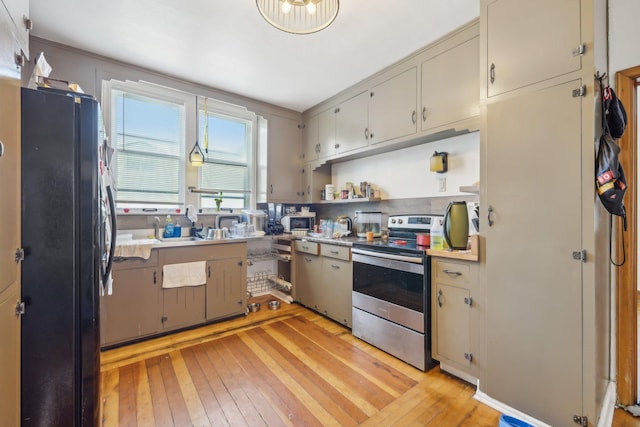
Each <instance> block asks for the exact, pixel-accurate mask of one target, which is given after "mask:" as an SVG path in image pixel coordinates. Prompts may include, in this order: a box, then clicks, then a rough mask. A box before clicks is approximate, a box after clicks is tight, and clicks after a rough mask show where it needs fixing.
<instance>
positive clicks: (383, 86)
mask: <svg viewBox="0 0 640 427" xmlns="http://www.w3.org/2000/svg"><path fill="white" fill-rule="evenodd" d="M479 33H480V26H479V22H478V21H477V20H476V21H473V22H470V23H469V24H467V25H464V26H463V27H461V28H459V29H458V30H456V31H454V32H452V33H451V34H448V35H446V36H445V37H443V38H442V39H440V40H438V41H436V42H434V43H432V44H430V45H429V46H426V47H425V48H424V49H421V50H420V51H418V52H416V53H414V54H413V55H411V56H409V57H407V58H405V59H403V60H402V61H400V62H398V63H397V64H396V65H394V66H391V67H389V68H387V69H385V70H383V71H381V72H379V73H376V74H375V75H373V76H371V77H369V78H367V79H366V80H363V81H362V82H360V83H358V84H357V85H355V86H353V87H352V88H350V89H348V90H346V91H344V92H342V93H340V94H338V95H336V96H335V97H334V98H332V99H330V100H327V101H326V102H323V103H322V104H320V105H318V106H317V107H314V108H313V109H312V110H311V111H309V112H307V113H305V115H304V116H305V119H306V120H305V132H304V143H303V144H304V149H303V151H302V158H303V162H309V164H308V165H307V166H308V167H307V168H306V172H307V173H309V174H313V173H314V171H315V170H316V169H317V168H318V167H320V166H321V165H322V164H323V163H327V162H328V163H331V162H333V161H338V160H344V159H347V158H356V157H364V156H368V155H372V154H379V153H381V152H385V151H390V150H394V149H396V148H404V147H408V146H410V145H415V144H420V143H424V142H427V141H431V140H435V139H441V138H446V137H450V136H454V135H456V134H458V133H461V132H467V131H475V130H478V129H479V120H480V119H479V117H480V107H479V105H480V50H479ZM418 122H420V124H418ZM308 187H309V185H308V183H307V188H308Z"/></svg>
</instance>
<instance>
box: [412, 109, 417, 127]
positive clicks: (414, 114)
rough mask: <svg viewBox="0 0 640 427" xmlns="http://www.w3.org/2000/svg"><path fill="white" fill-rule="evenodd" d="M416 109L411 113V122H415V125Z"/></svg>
mask: <svg viewBox="0 0 640 427" xmlns="http://www.w3.org/2000/svg"><path fill="white" fill-rule="evenodd" d="M416 118H417V115H416V110H413V112H412V113H411V123H413V124H414V125H415V124H416Z"/></svg>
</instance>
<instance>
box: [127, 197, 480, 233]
mask: <svg viewBox="0 0 640 427" xmlns="http://www.w3.org/2000/svg"><path fill="white" fill-rule="evenodd" d="M454 200H464V201H465V202H467V203H471V202H476V203H477V202H478V200H479V197H478V195H476V194H469V195H465V196H451V197H423V198H411V199H392V200H381V201H379V202H362V203H359V202H352V203H326V204H313V205H293V204H292V205H287V206H297V207H298V211H299V210H300V206H310V208H311V211H312V212H316V221H318V220H320V219H321V218H337V217H338V216H340V215H347V216H348V217H350V218H351V219H353V216H354V212H355V211H357V210H361V211H373V212H378V211H379V212H382V221H383V224H386V223H387V218H388V217H389V215H398V214H444V210H445V209H446V208H447V205H448V204H449V202H450V201H454ZM155 216H158V218H159V219H160V225H161V226H163V225H164V221H165V218H166V216H163V215H118V218H117V219H118V229H119V230H130V229H147V228H153V220H154V217H155ZM171 218H172V219H173V220H174V221H175V220H176V219H177V220H178V223H179V224H180V225H181V226H182V227H183V229H184V228H187V229H188V227H189V226H190V225H191V224H190V222H189V220H188V219H187V217H186V216H184V215H171ZM214 221H215V214H200V215H198V224H197V226H198V228H199V227H201V226H202V225H204V226H205V227H213V226H214Z"/></svg>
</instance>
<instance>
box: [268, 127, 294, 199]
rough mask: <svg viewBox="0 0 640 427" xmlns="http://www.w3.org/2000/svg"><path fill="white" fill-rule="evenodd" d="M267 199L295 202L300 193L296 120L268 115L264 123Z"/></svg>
mask: <svg viewBox="0 0 640 427" xmlns="http://www.w3.org/2000/svg"><path fill="white" fill-rule="evenodd" d="M268 128H269V130H268V135H269V141H268V143H267V145H268V147H269V151H268V153H269V154H268V157H269V160H268V164H267V168H268V176H269V180H268V181H269V183H268V186H267V201H270V202H295V201H298V200H299V193H300V186H301V185H300V182H301V177H300V159H299V156H300V138H301V131H300V129H299V128H298V122H297V121H295V120H293V119H290V118H287V117H280V116H276V115H272V116H271V117H270V118H269V124H268Z"/></svg>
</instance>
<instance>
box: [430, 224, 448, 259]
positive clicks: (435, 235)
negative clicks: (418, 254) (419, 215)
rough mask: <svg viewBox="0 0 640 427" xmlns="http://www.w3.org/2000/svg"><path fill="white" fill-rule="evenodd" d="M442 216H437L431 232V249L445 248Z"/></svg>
mask: <svg viewBox="0 0 640 427" xmlns="http://www.w3.org/2000/svg"><path fill="white" fill-rule="evenodd" d="M442 221H443V220H442V218H436V219H435V221H434V223H433V225H432V226H431V230H430V233H429V240H430V244H431V249H436V250H440V251H441V250H444V249H445V247H444V234H443V227H442Z"/></svg>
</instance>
